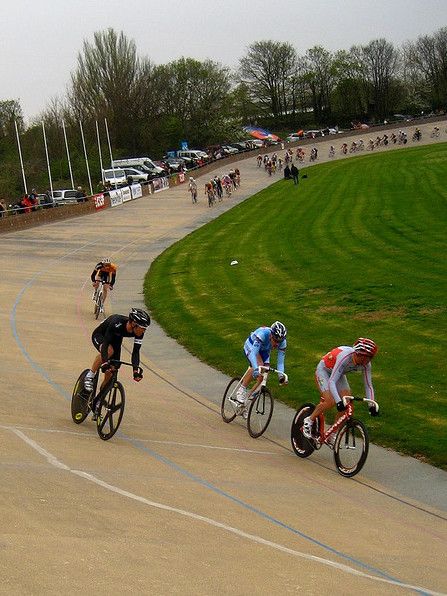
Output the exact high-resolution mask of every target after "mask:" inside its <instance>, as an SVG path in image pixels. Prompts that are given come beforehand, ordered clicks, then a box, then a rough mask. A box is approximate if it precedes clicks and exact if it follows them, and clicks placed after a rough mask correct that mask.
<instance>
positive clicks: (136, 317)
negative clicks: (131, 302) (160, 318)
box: [129, 308, 151, 329]
mask: <svg viewBox="0 0 447 596" xmlns="http://www.w3.org/2000/svg"><path fill="white" fill-rule="evenodd" d="M129 321H133V322H134V323H136V324H137V325H138V327H143V329H146V328H147V327H149V325H150V324H151V318H150V316H149V315H148V314H147V312H146V311H145V310H142V309H141V308H132V309H131V311H130V313H129Z"/></svg>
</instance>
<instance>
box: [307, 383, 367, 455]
mask: <svg viewBox="0 0 447 596" xmlns="http://www.w3.org/2000/svg"><path fill="white" fill-rule="evenodd" d="M344 399H345V400H348V403H347V404H346V410H345V411H344V412H343V415H342V416H340V418H338V419H337V420H336V421H335V422H334V424H332V426H330V427H329V428H328V429H327V431H325V430H324V414H320V415H319V416H318V424H319V430H320V435H319V437H318V438H316V442H317V445H318V447H321V445H323V444H324V443H325V442H326V441H327V440H328V438H329V437H330V436H331V435H332V434H333V433H335V434H337V432H338V429H339V428H340V427H341V426H342V425H343V423H344V422H346V420H349V419H350V418H352V415H353V414H354V406H353V403H352V402H353V401H364V402H367V403H368V405H371V404H374V406H375V407H376V408H377V409H378V408H379V404H378V403H377V402H375V401H374V400H372V399H367V398H366V397H355V396H353V395H346V396H345V397H344Z"/></svg>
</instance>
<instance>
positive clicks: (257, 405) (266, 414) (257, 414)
mask: <svg viewBox="0 0 447 596" xmlns="http://www.w3.org/2000/svg"><path fill="white" fill-rule="evenodd" d="M274 403H275V402H274V400H273V397H272V394H271V393H270V391H269V389H267V387H264V388H263V389H261V391H260V392H259V395H258V396H257V397H255V398H254V399H253V400H252V402H251V404H250V409H249V410H248V418H247V429H248V434H249V435H250V437H253V439H257V438H258V437H260V436H261V435H263V434H264V433H265V431H266V430H267V427H268V425H269V424H270V420H271V419H272V414H273V406H274Z"/></svg>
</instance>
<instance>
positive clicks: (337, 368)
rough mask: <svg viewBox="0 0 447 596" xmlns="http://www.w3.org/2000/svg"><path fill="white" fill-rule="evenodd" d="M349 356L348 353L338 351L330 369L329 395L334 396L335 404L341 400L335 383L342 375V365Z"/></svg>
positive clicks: (343, 370)
mask: <svg viewBox="0 0 447 596" xmlns="http://www.w3.org/2000/svg"><path fill="white" fill-rule="evenodd" d="M349 356H350V355H349V354H346V353H343V352H340V353H339V354H338V355H337V358H336V360H335V364H334V367H333V369H332V373H331V376H330V377H329V391H330V392H331V395H332V397H333V398H334V401H335V403H336V404H338V403H339V402H341V401H342V399H341V396H340V394H339V393H338V389H337V383H338V380H339V379H340V377H341V376H342V375H344V372H345V368H344V365H345V363H346V361H347V359H348V358H349Z"/></svg>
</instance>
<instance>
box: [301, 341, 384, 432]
mask: <svg viewBox="0 0 447 596" xmlns="http://www.w3.org/2000/svg"><path fill="white" fill-rule="evenodd" d="M377 349H378V348H377V345H376V344H375V343H374V342H373V340H372V339H368V338H366V337H359V338H358V339H357V341H356V342H355V343H354V345H353V346H352V347H351V346H339V347H338V348H334V349H333V350H331V351H330V352H328V353H327V354H326V355H325V356H323V358H322V359H321V360H320V362H319V363H318V366H317V369H316V371H315V380H316V383H317V386H318V389H319V390H320V394H321V401H320V403H319V404H318V405H317V407H316V408H315V410H314V411H313V412H312V414H311V415H310V416H308V417H307V418H305V419H304V424H303V434H304V436H305V437H307V438H308V439H310V438H311V436H312V425H313V422H314V421H315V420H316V418H317V417H318V416H319V415H320V414H321V413H323V412H325V411H326V410H329V409H330V408H333V407H334V406H336V407H337V410H338V411H339V412H343V411H344V410H345V409H346V403H345V401H344V399H343V398H344V397H345V396H347V395H352V393H351V389H350V387H349V383H348V381H347V379H346V373H350V372H356V371H360V372H362V373H363V382H364V384H365V393H366V397H367V398H368V399H372V400H374V389H373V386H372V381H371V360H372V359H373V358H374V356H375V355H376V354H377ZM369 413H370V414H371V416H377V414H378V411H377V410H376V408H375V407H374V405H372V404H371V405H370V407H369Z"/></svg>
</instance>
